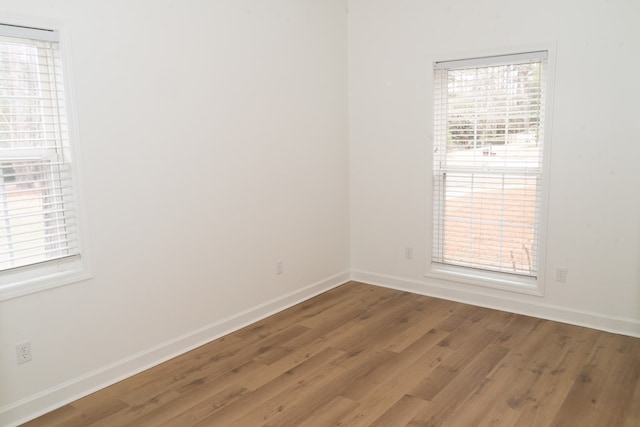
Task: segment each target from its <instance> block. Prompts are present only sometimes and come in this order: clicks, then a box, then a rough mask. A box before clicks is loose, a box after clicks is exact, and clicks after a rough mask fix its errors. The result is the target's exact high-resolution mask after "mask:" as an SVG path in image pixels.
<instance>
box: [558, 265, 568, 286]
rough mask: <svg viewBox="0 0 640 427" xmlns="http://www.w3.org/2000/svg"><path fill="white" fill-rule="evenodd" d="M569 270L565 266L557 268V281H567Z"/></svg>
mask: <svg viewBox="0 0 640 427" xmlns="http://www.w3.org/2000/svg"><path fill="white" fill-rule="evenodd" d="M567 273H568V270H567V269H566V268H565V267H558V268H556V282H558V283H567Z"/></svg>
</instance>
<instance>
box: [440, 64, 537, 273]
mask: <svg viewBox="0 0 640 427" xmlns="http://www.w3.org/2000/svg"><path fill="white" fill-rule="evenodd" d="M488 62H490V61H488ZM543 82H544V60H536V61H535V62H525V63H514V64H506V65H490V66H485V67H477V66H475V67H473V68H462V69H446V68H439V69H437V70H436V71H435V128H434V141H435V145H434V205H433V206H434V241H433V261H434V262H438V263H445V264H451V265H459V266H465V267H470V268H476V269H483V270H491V271H498V272H505V273H511V274H519V275H526V276H533V277H535V276H536V274H537V253H538V247H537V246H538V243H537V242H538V228H539V225H538V224H539V204H540V181H541V176H542V150H543V140H542V135H543V132H542V130H543V120H542V118H543V111H544V96H543V93H544V90H543V86H544V85H543Z"/></svg>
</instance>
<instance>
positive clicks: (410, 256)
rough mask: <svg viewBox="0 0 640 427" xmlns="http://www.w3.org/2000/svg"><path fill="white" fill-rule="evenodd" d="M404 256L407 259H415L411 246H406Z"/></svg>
mask: <svg viewBox="0 0 640 427" xmlns="http://www.w3.org/2000/svg"><path fill="white" fill-rule="evenodd" d="M404 257H405V258H406V259H413V248H410V247H406V248H404Z"/></svg>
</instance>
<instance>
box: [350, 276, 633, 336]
mask: <svg viewBox="0 0 640 427" xmlns="http://www.w3.org/2000/svg"><path fill="white" fill-rule="evenodd" d="M351 278H352V280H355V281H358V282H363V283H368V284H372V285H377V286H384V287H387V288H391V289H397V290H401V291H406V292H411V293H415V294H420V295H427V296H432V297H436V298H442V299H447V300H451V301H457V302H461V303H465V304H471V305H477V306H480V307H486V308H492V309H496V310H501V311H508V312H511V313H516V314H523V315H526V316H533V317H539V318H542V319H547V320H553V321H556V322H562V323H569V324H572V325H577V326H585V327H588V328H592V329H599V330H602V331H606V332H612V333H616V334H622V335H629V336H632V337H638V338H640V320H638V319H631V318H624V317H613V316H606V315H603V314H601V313H596V312H591V311H585V310H576V309H572V308H567V307H561V306H555V305H551V304H545V303H544V302H542V300H539V301H536V300H534V299H530V300H529V301H525V300H524V299H516V298H509V297H508V296H494V295H489V294H487V293H482V292H473V291H467V290H462V289H460V288H453V287H447V286H443V285H442V284H439V283H437V282H435V281H433V280H431V279H429V278H425V281H424V282H421V281H417V280H411V279H407V278H401V277H393V276H386V275H381V274H376V273H372V272H367V271H361V270H352V272H351Z"/></svg>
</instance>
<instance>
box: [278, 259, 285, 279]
mask: <svg viewBox="0 0 640 427" xmlns="http://www.w3.org/2000/svg"><path fill="white" fill-rule="evenodd" d="M283 273H284V264H283V263H282V261H278V262H276V274H277V275H278V276H281V275H282V274H283Z"/></svg>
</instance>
